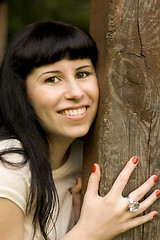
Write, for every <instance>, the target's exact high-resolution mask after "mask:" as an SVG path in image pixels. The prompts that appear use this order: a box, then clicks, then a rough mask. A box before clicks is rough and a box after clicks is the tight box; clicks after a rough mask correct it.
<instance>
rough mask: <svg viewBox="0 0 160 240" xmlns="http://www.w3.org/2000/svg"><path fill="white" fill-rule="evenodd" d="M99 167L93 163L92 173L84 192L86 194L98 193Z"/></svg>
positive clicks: (93, 194)
mask: <svg viewBox="0 0 160 240" xmlns="http://www.w3.org/2000/svg"><path fill="white" fill-rule="evenodd" d="M100 176H101V174H100V167H99V165H98V164H97V163H95V164H94V165H93V169H92V173H91V175H90V177H89V180H88V186H87V191H86V194H85V195H87V196H95V195H97V194H98V188H99V181H100Z"/></svg>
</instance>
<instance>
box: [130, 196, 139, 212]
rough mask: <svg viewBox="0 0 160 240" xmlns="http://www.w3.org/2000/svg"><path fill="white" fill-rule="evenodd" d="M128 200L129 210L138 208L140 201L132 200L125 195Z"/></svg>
mask: <svg viewBox="0 0 160 240" xmlns="http://www.w3.org/2000/svg"><path fill="white" fill-rule="evenodd" d="M127 199H128V201H129V211H130V212H132V213H134V212H136V211H137V210H138V209H139V208H140V203H139V202H136V201H133V200H132V199H131V198H130V197H127Z"/></svg>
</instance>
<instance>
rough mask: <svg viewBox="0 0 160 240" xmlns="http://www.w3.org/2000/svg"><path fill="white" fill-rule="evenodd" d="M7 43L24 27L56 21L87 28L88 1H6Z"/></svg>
mask: <svg viewBox="0 0 160 240" xmlns="http://www.w3.org/2000/svg"><path fill="white" fill-rule="evenodd" d="M8 1H9V41H10V39H12V38H13V35H14V34H15V33H16V32H17V31H19V30H20V29H21V28H23V27H24V26H25V25H27V24H29V23H32V22H35V21H47V20H58V21H64V22H68V23H72V24H75V25H78V26H80V27H82V28H84V29H86V30H88V28H89V14H90V0H8Z"/></svg>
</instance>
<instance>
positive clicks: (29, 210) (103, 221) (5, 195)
mask: <svg viewBox="0 0 160 240" xmlns="http://www.w3.org/2000/svg"><path fill="white" fill-rule="evenodd" d="M97 56H98V53H97V48H96V45H95V43H94V41H93V39H92V38H91V36H90V35H89V34H88V33H86V32H85V31H83V30H82V29H80V28H78V27H75V26H72V25H68V24H65V23H61V22H45V23H43V22H38V23H33V24H31V25H29V26H27V27H25V28H24V29H23V30H22V31H21V32H20V33H19V34H18V35H17V36H16V37H15V39H14V40H13V42H12V43H11V45H10V47H9V49H8V51H7V53H6V55H5V58H4V60H3V63H2V66H1V72H0V236H1V239H6V240H10V239H12V240H22V239H24V240H32V239H34V240H51V239H52V240H53V239H58V240H60V239H62V240H75V239H76V240H82V239H83V240H89V239H92V240H109V239H112V238H113V237H114V236H116V235H118V234H119V233H121V232H122V231H127V230H128V229H129V228H133V227H135V226H137V225H139V224H143V223H144V222H146V221H149V220H151V219H152V218H153V217H154V216H156V215H157V212H156V211H153V212H151V213H149V214H147V215H144V216H141V217H137V218H135V217H136V216H138V215H139V214H140V213H142V212H143V211H144V210H146V209H147V208H148V207H149V206H150V205H151V204H152V203H153V202H154V201H155V200H156V199H157V197H158V196H159V195H160V191H159V190H157V191H156V192H154V193H153V194H151V195H150V196H149V197H148V198H147V199H146V200H145V201H144V202H142V203H141V204H140V205H139V206H140V207H139V208H138V209H136V210H137V211H136V212H135V213H131V212H130V211H129V208H128V207H129V203H128V199H131V200H132V198H133V199H134V198H139V199H141V198H142V197H143V196H144V195H145V194H146V193H147V192H148V191H149V190H150V189H151V187H152V186H153V185H154V183H155V182H156V181H157V179H158V177H157V176H151V177H150V179H149V180H148V181H147V182H146V183H144V184H143V185H142V186H141V187H140V188H139V189H137V190H135V191H134V192H133V193H131V196H130V198H128V199H127V198H123V197H122V191H123V189H124V187H125V185H126V184H127V181H128V179H129V176H130V175H131V173H132V172H133V170H134V169H135V167H136V165H137V162H138V159H137V157H134V158H133V159H131V160H130V161H129V162H128V164H127V166H126V167H125V168H124V170H123V171H122V172H121V173H120V175H119V177H118V178H117V180H116V182H115V184H114V185H113V188H112V189H111V191H110V192H109V193H108V194H107V195H106V196H105V197H100V196H99V195H98V186H99V181H100V169H99V166H98V165H97V164H94V166H93V170H92V174H91V176H90V179H89V182H88V188H87V191H86V194H85V198H84V203H83V205H82V211H81V214H80V205H81V203H80V199H81V198H80V191H81V185H82V182H81V178H80V176H81V164H82V140H79V139H77V138H79V137H82V136H84V135H85V134H87V132H88V130H89V128H90V126H91V124H92V123H93V121H94V118H95V116H96V111H97V107H98V100H99V90H98V83H97V77H96V72H95V69H96V62H97ZM75 183H76V184H75ZM139 199H138V200H139ZM135 200H136V201H137V199H135ZM133 203H135V201H133ZM119 209H120V210H119ZM79 215H80V218H79Z"/></svg>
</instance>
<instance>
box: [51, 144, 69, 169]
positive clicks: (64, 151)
mask: <svg viewBox="0 0 160 240" xmlns="http://www.w3.org/2000/svg"><path fill="white" fill-rule="evenodd" d="M72 141H73V140H67V141H63V142H62V141H58V140H57V139H56V141H49V143H50V161H51V169H52V170H55V169H58V168H60V167H61V166H62V165H63V164H64V163H65V162H66V161H67V159H68V157H69V154H70V145H71V143H72Z"/></svg>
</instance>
